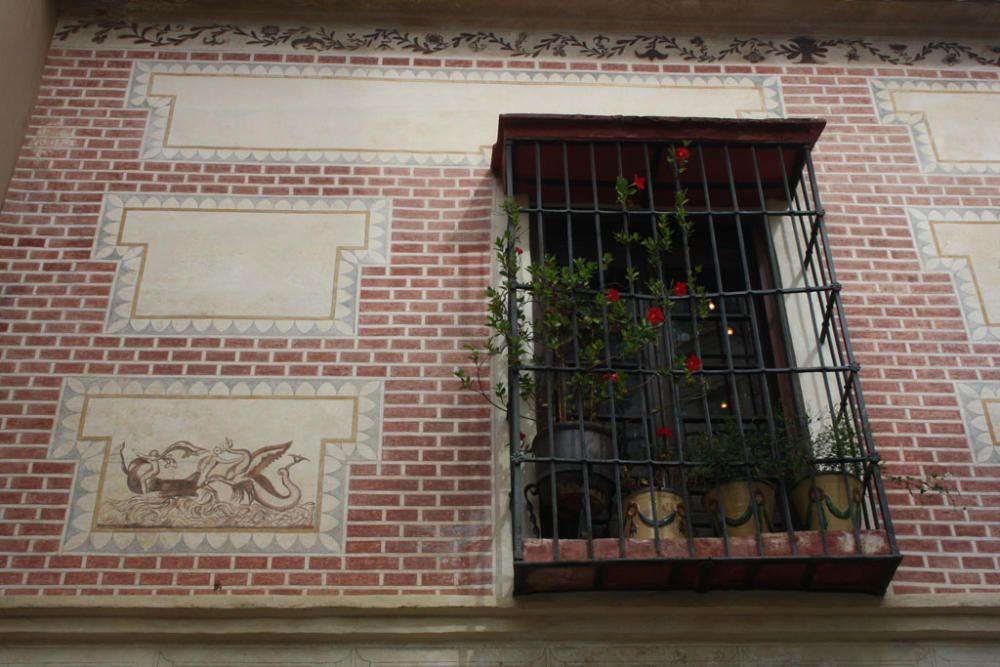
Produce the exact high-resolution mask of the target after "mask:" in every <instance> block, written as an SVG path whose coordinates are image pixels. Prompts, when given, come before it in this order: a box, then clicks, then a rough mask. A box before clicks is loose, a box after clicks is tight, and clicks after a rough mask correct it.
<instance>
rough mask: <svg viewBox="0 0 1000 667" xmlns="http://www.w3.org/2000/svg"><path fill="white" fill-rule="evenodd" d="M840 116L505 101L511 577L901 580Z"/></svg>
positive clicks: (707, 586)
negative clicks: (517, 108)
mask: <svg viewBox="0 0 1000 667" xmlns="http://www.w3.org/2000/svg"><path fill="white" fill-rule="evenodd" d="M823 125H824V123H823V121H816V120H761V121H742V120H708V119H669V118H647V117H642V118H638V117H637V118H624V117H584V116H526V115H504V116H501V117H500V124H499V136H498V141H497V143H496V145H495V146H494V148H493V161H492V164H493V168H494V170H495V171H496V172H497V173H498V174H499V175H500V176H501V178H502V181H503V188H504V192H505V195H506V197H507V198H508V202H509V204H508V206H509V207H511V208H510V214H509V215H508V221H507V224H508V231H509V233H510V236H509V238H510V239H511V241H510V243H509V245H510V247H509V248H507V250H506V252H508V253H510V254H509V258H510V260H511V261H514V262H516V263H517V264H518V266H519V271H518V273H517V277H516V279H514V280H513V281H512V282H511V284H510V285H509V287H510V291H511V294H512V298H511V299H510V300H509V302H508V311H507V316H508V321H509V322H510V323H511V324H512V325H513V326H515V327H517V328H518V331H517V334H518V335H520V336H522V337H523V339H524V341H525V343H524V346H523V348H522V350H523V352H522V354H521V355H520V357H519V358H514V359H511V360H510V361H511V364H510V367H509V368H508V369H507V375H506V378H505V379H506V381H507V384H508V388H509V390H508V396H511V397H518V396H520V397H521V399H520V400H510V401H509V402H508V405H507V408H508V425H509V437H510V442H511V443H512V447H511V459H510V465H511V480H512V488H511V490H510V492H511V496H510V497H511V511H512V524H513V531H514V535H513V545H514V560H515V574H516V577H515V582H516V583H515V587H516V590H517V591H518V592H522V593H528V592H537V591H553V590H587V589H633V588H680V589H695V590H701V591H707V590H712V589H716V588H747V589H766V588H776V589H800V590H828V591H862V592H869V593H876V594H880V593H882V592H884V591H885V589H886V587H887V585H888V583H889V581H890V580H891V578H892V575H893V573H894V571H895V569H896V567H897V565H898V564H899V561H900V554H899V550H898V548H897V546H896V541H895V536H894V534H893V530H892V524H891V522H890V519H889V513H888V508H887V505H886V499H885V494H884V491H883V488H882V482H881V479H880V475H879V466H878V462H879V458H878V454H877V453H876V451H875V449H874V446H873V444H872V441H871V436H870V433H869V430H868V427H867V423H866V422H867V419H866V416H865V405H864V399H863V396H862V392H861V387H860V386H859V382H858V371H859V369H858V365H857V363H856V362H855V361H854V358H853V355H852V353H851V347H850V341H849V338H848V334H847V329H846V324H845V318H844V314H843V310H842V304H841V296H840V285H839V283H838V282H837V280H836V275H835V272H834V268H833V265H832V258H831V249H830V246H829V242H828V239H827V235H826V232H825V229H824V225H823V217H824V213H823V209H822V204H821V203H820V199H819V188H818V184H817V176H816V172H815V170H814V168H813V164H812V160H811V150H812V147H813V145H814V144H815V142H816V140H817V139H818V137H819V135H820V132H821V131H822V128H823ZM515 253H516V255H515Z"/></svg>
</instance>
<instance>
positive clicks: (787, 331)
mask: <svg viewBox="0 0 1000 667" xmlns="http://www.w3.org/2000/svg"><path fill="white" fill-rule="evenodd" d="M776 150H777V153H778V164H779V165H780V166H781V185H782V187H783V189H784V191H785V206H786V207H787V209H788V210H789V211H793V210H795V203H794V201H793V198H792V193H791V189H790V188H789V187H788V173H787V172H786V170H785V159H784V148H783V147H782V146H781V145H778V146H777V147H776ZM788 217H791V216H790V215H789V216H788ZM792 227H793V233H794V224H793V225H792ZM764 237H765V238H766V239H767V249H768V253H769V256H770V259H771V266H772V267H773V273H774V276H775V284H776V285H780V282H781V274H780V268H779V266H778V256H777V253H776V252H775V249H774V239H773V238H772V237H771V230H770V229H768V230H767V233H765V234H764ZM793 298H794V297H793ZM775 299H776V301H777V304H778V311H779V313H780V314H781V325H782V328H781V333H782V335H783V336H784V340H785V345H787V346H792V349H790V350H789V352H788V360H789V362H790V363H789V365H790V366H791V365H795V363H796V362H795V360H794V356H795V349H794V345H793V342H792V341H793V339H792V332H791V328H790V327H789V324H788V317H787V313H786V312H785V302H784V295H783V294H782V293H781V292H779V295H778V296H777V297H775ZM791 385H792V390H793V392H792V393H793V398H794V401H795V409H796V414H797V415H799V416H804V414H805V403H804V401H803V399H802V388H801V386H800V385H799V382H798V379H797V378H795V377H794V376H793V377H792V381H791ZM790 419H791V417H789V418H787V419H786V424H785V428H786V429H787V428H788V423H789V420H790ZM802 426H804V427H805V428H806V429H807V430H808V424H806V423H804V422H802ZM775 449H776V447H772V451H774V450H775ZM788 483H789V482H787V481H786V480H781V481H780V485H781V486H780V488H779V491H780V492H781V508H782V512H783V513H784V517H785V529H786V531H787V533H788V544H789V546H790V547H791V553H792V555H793V556H794V555H796V554H797V553H798V546H797V544H796V539H795V526H794V521H793V518H792V509H791V506H790V504H789V500H788V494H789V491H790V489H789V488H788Z"/></svg>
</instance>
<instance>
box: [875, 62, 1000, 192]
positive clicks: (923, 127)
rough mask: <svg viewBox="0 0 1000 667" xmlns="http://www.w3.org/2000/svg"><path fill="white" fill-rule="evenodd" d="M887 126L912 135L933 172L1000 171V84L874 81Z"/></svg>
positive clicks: (919, 154) (925, 164) (877, 103)
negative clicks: (906, 131)
mask: <svg viewBox="0 0 1000 667" xmlns="http://www.w3.org/2000/svg"><path fill="white" fill-rule="evenodd" d="M869 81H870V85H871V89H872V95H873V97H874V100H875V106H876V108H877V109H878V114H879V117H880V118H881V120H882V122H883V123H888V124H891V125H905V126H907V127H908V128H909V130H910V135H911V136H912V138H913V145H914V148H915V149H916V153H917V158H918V159H919V161H920V165H921V168H922V169H923V170H924V171H929V172H938V171H941V172H949V173H951V172H959V173H965V172H992V173H997V172H1000V82H997V81H987V80H969V79H961V80H947V79H924V78H920V79H917V78H873V79H870V80H869Z"/></svg>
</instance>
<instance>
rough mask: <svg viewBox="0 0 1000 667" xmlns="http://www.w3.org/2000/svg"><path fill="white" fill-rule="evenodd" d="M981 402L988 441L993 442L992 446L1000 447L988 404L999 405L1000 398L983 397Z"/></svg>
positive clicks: (999, 440) (999, 439)
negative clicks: (988, 435) (988, 436)
mask: <svg viewBox="0 0 1000 667" xmlns="http://www.w3.org/2000/svg"><path fill="white" fill-rule="evenodd" d="M982 402H983V415H984V416H985V417H986V430H987V431H989V434H990V441H991V442H992V443H993V446H994V447H1000V438H997V432H996V429H994V428H993V419H992V418H991V417H990V404H991V403H996V404H997V405H1000V398H984V399H982Z"/></svg>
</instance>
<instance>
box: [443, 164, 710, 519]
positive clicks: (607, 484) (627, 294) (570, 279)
mask: <svg viewBox="0 0 1000 667" xmlns="http://www.w3.org/2000/svg"><path fill="white" fill-rule="evenodd" d="M644 188H645V179H643V178H641V177H639V176H638V175H636V176H634V177H633V179H632V181H628V180H627V179H625V178H624V177H619V178H618V179H617V182H616V192H617V196H618V201H619V203H620V205H621V207H622V211H623V216H626V219H627V216H628V204H629V199H630V198H631V197H632V196H634V195H635V194H637V193H638V192H639V191H641V190H643V189H644ZM685 201H686V200H685V198H684V196H683V193H679V195H678V199H677V204H676V211H674V212H673V213H672V214H671V215H668V214H659V215H658V216H657V218H656V220H655V225H654V226H653V228H651V229H650V234H649V235H648V236H647V235H642V234H638V233H636V232H634V231H631V232H627V233H626V232H625V231H624V230H623V231H621V232H620V233H616V234H615V239H616V241H617V243H618V244H620V246H622V247H624V246H627V245H630V244H638V245H639V246H640V247H641V248H643V249H644V250H645V251H646V253H647V255H648V257H649V260H650V266H651V267H654V268H656V269H658V270H657V271H654V272H653V273H652V274H651V275H650V276H640V275H639V273H638V271H637V270H636V269H635V268H634V267H629V268H628V271H627V272H626V278H625V281H626V283H627V284H621V285H618V286H617V287H615V286H610V285H607V284H604V282H603V278H602V277H603V276H605V275H606V272H607V270H608V267H609V266H611V264H612V263H613V262H615V257H614V256H613V255H612V254H609V253H605V254H604V255H603V256H601V257H599V258H594V259H591V258H587V257H576V258H573V259H572V260H571V261H568V262H567V261H565V260H562V259H559V258H557V257H556V256H555V255H554V254H545V255H543V256H541V257H536V258H535V261H534V262H532V263H530V264H528V265H527V266H526V267H522V266H521V263H520V258H521V255H522V254H523V250H522V249H521V248H520V247H519V246H518V245H517V239H518V238H519V237H520V211H519V209H518V207H517V205H516V204H515V203H514V202H513V201H512V200H508V201H507V202H505V204H504V210H505V212H506V214H507V221H508V224H507V228H506V230H505V232H504V233H503V234H502V235H501V236H499V237H498V238H497V239H496V242H495V247H494V250H495V254H496V258H497V263H498V265H499V274H500V280H499V283H498V284H497V285H496V286H495V287H490V288H488V289H487V296H488V297H489V309H488V313H489V315H488V319H487V325H488V327H489V332H490V333H489V336H488V338H487V340H486V345H485V349H486V354H485V355H483V354H480V352H479V351H478V349H472V351H471V354H470V359H471V360H472V361H473V363H474V364H475V372H474V374H468V373H466V372H465V371H464V370H462V369H459V370H456V371H455V375H456V376H457V377H458V378H459V380H460V381H461V383H462V386H463V387H464V388H467V389H472V390H475V391H477V392H479V393H480V394H481V395H483V396H484V398H486V399H487V400H488V401H489V402H490V403H492V404H493V405H494V406H495V407H498V408H500V409H502V410H509V409H510V408H511V406H512V401H515V400H520V401H522V402H523V403H524V405H525V406H526V407H527V409H526V410H525V412H534V413H535V415H536V417H535V419H536V427H537V428H536V431H537V433H536V435H535V436H534V438H533V440H529V439H527V438H523V437H522V443H521V445H520V447H521V451H522V452H525V453H527V452H529V451H530V455H531V456H532V457H533V458H536V459H542V460H539V461H537V462H536V463H535V465H534V475H535V479H536V484H535V485H529V486H530V487H531V488H532V489H534V490H536V492H537V493H538V495H539V496H540V498H539V500H540V503H541V505H542V511H541V512H540V514H541V523H542V530H541V532H542V534H543V535H551V534H552V533H553V529H554V528H555V524H556V523H558V529H559V534H560V536H573V535H577V534H579V531H578V530H577V528H576V526H577V525H578V523H579V520H580V517H581V513H582V510H583V508H584V507H585V506H586V504H587V503H589V506H590V510H591V513H592V515H595V514H601V513H603V514H605V516H610V510H611V507H612V504H613V493H614V487H615V484H614V475H615V464H614V463H613V462H612V459H615V458H617V455H618V452H616V451H615V447H614V444H613V443H614V438H613V434H612V432H611V430H610V428H609V425H608V417H616V416H618V415H619V414H620V412H619V411H620V409H621V407H620V406H621V402H622V401H624V399H625V398H626V396H627V395H628V393H629V390H630V386H637V385H638V384H639V383H640V382H641V380H640V379H639V378H638V377H636V376H635V375H634V374H631V373H630V370H629V369H630V368H631V367H633V366H634V365H635V362H636V360H637V359H638V357H639V355H641V354H643V353H644V350H645V348H646V347H647V346H649V345H651V344H652V343H653V342H654V341H656V339H657V338H658V337H659V336H660V335H661V334H662V332H663V331H664V329H665V327H664V326H663V324H664V322H665V321H666V315H665V313H664V311H668V312H669V310H670V309H671V308H673V306H674V305H675V303H676V302H677V301H678V300H680V299H692V300H693V301H692V303H693V307H696V308H697V312H698V313H699V314H700V315H701V316H702V317H704V316H705V314H707V309H708V306H707V304H708V299H707V297H706V295H705V290H704V288H702V287H700V286H698V285H697V283H696V280H695V276H694V275H691V276H687V278H686V279H685V280H676V279H674V280H669V281H666V280H664V278H663V271H662V267H663V256H664V254H665V253H668V252H669V251H670V250H671V240H670V239H671V231H672V229H671V227H672V226H674V225H676V226H677V227H678V228H679V229H680V230H681V231H682V232H683V233H684V234H689V233H690V231H691V226H690V222H689V221H688V219H687V215H686V212H685V211H684V204H685ZM625 229H628V227H627V226H626V227H625ZM619 287H620V288H621V289H619ZM641 290H646V292H644V293H643V294H641V295H640V294H639V292H640V291H641ZM492 358H499V359H501V360H502V361H503V362H505V363H506V365H507V368H508V369H509V375H508V380H509V381H510V382H514V381H516V383H517V385H518V387H519V392H518V395H517V396H511V395H510V394H509V392H508V383H506V382H503V381H501V382H498V383H495V384H493V385H492V386H491V385H490V383H488V382H484V381H483V379H482V377H483V364H484V363H485V362H486V361H487V360H489V359H492ZM672 364H673V365H672V367H671V368H669V369H664V370H663V372H664V373H682V374H684V375H685V376H686V378H687V379H688V381H692V375H693V374H694V373H697V372H698V371H699V370H700V368H701V361H700V359H698V358H697V357H695V356H694V355H691V356H690V357H683V358H682V357H679V358H676V359H674V360H673V361H672ZM526 366H527V367H532V366H533V367H535V368H541V369H544V370H543V371H541V372H539V373H538V377H537V379H536V377H535V375H534V373H533V372H530V371H526V370H525V367H526ZM623 439H624V434H623V433H619V440H620V441H621V440H623ZM545 459H548V460H545ZM526 490H527V489H526ZM588 498H589V500H587V499H588ZM585 501H586V502H585ZM549 508H555V512H552V511H551V510H550V509H549ZM553 514H557V515H558V521H553V520H552V515H553Z"/></svg>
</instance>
